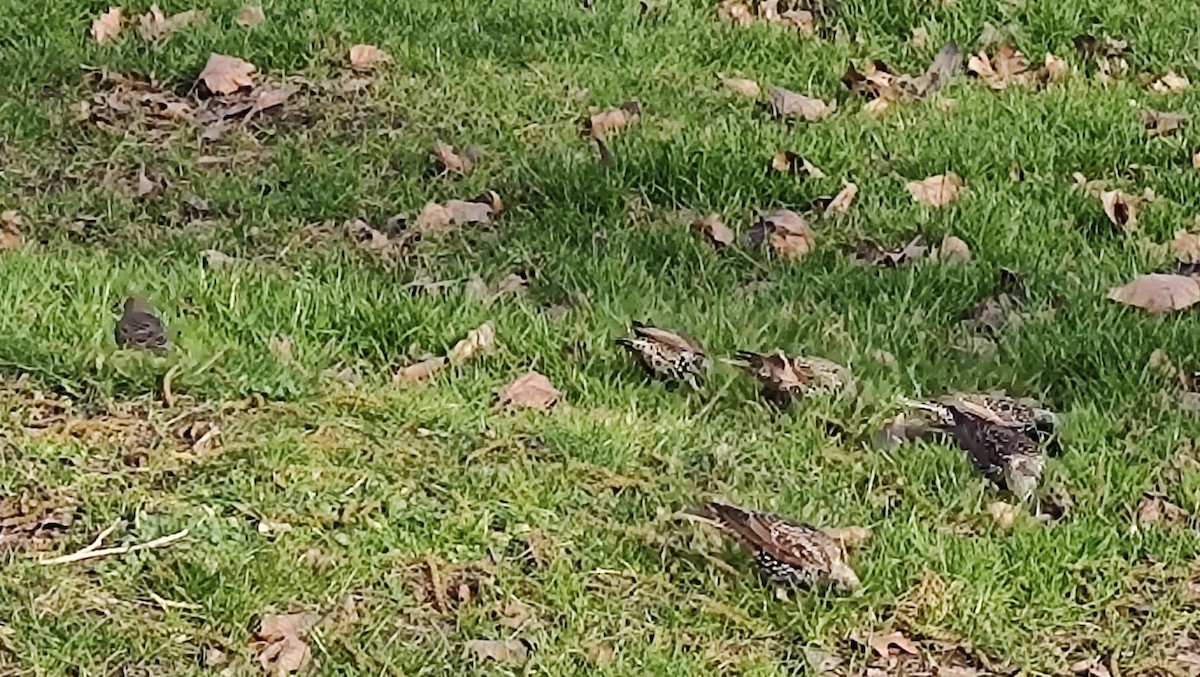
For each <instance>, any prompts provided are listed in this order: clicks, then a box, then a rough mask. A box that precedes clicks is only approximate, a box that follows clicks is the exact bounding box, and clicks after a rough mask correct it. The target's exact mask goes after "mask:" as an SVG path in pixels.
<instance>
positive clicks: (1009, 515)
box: [988, 501, 1017, 530]
mask: <svg viewBox="0 0 1200 677" xmlns="http://www.w3.org/2000/svg"><path fill="white" fill-rule="evenodd" d="M988 514H990V515H991V516H992V519H993V520H995V521H996V526H998V527H1000V528H1001V529H1006V530H1007V529H1011V528H1012V527H1013V525H1014V524H1016V522H1017V507H1016V506H1015V505H1013V504H1011V503H1005V502H1004V501H995V502H993V503H989V504H988Z"/></svg>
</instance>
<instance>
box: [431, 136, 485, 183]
mask: <svg viewBox="0 0 1200 677" xmlns="http://www.w3.org/2000/svg"><path fill="white" fill-rule="evenodd" d="M430 154H431V155H432V156H433V159H434V161H435V162H436V163H437V164H438V166H439V168H440V169H439V173H442V174H446V173H451V174H458V175H463V174H466V173H468V172H470V171H471V169H473V168H474V167H475V163H476V162H477V161H478V160H479V157H480V155H482V153H481V152H480V151H479V149H478V148H476V147H474V146H468V147H467V148H464V149H463V150H462V152H457V151H455V150H454V146H451V145H450V144H448V143H442V142H441V141H438V142H437V143H435V144H433V150H432V151H431V152H430Z"/></svg>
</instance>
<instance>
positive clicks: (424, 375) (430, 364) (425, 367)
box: [392, 357, 446, 383]
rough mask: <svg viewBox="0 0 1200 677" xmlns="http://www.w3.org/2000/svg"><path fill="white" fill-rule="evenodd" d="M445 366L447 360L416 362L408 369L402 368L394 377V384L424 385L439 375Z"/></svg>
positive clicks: (438, 358) (442, 358) (437, 359)
mask: <svg viewBox="0 0 1200 677" xmlns="http://www.w3.org/2000/svg"><path fill="white" fill-rule="evenodd" d="M445 366H446V358H444V357H430V358H428V359H424V360H421V361H420V362H414V363H413V364H410V365H408V366H407V367H402V368H401V369H400V370H399V371H397V372H396V374H395V376H393V377H392V382H394V383H423V382H425V381H428V380H429V379H431V378H433V376H434V374H437V373H438V372H439V371H441V370H442V368H443V367H445Z"/></svg>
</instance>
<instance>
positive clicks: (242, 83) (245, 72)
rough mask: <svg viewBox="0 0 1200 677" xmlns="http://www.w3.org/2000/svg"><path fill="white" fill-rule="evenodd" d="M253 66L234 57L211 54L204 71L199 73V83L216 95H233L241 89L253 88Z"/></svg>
mask: <svg viewBox="0 0 1200 677" xmlns="http://www.w3.org/2000/svg"><path fill="white" fill-rule="evenodd" d="M254 71H255V68H254V66H253V64H251V63H249V62H247V61H243V60H241V59H239V58H237V57H234V56H226V55H224V54H213V55H211V56H209V57H208V63H207V64H205V66H204V70H202V71H200V77H199V80H200V82H202V83H204V86H205V87H207V88H208V91H210V92H212V93H213V94H217V95H226V94H233V93H235V92H237V91H238V90H240V89H242V88H243V87H245V88H249V87H253V86H254Z"/></svg>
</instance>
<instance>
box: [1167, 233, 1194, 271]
mask: <svg viewBox="0 0 1200 677" xmlns="http://www.w3.org/2000/svg"><path fill="white" fill-rule="evenodd" d="M1171 251H1172V252H1173V253H1174V254H1175V258H1177V259H1179V261H1180V262H1181V263H1200V233H1189V232H1187V231H1186V230H1177V231H1175V237H1174V239H1172V240H1171Z"/></svg>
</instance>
